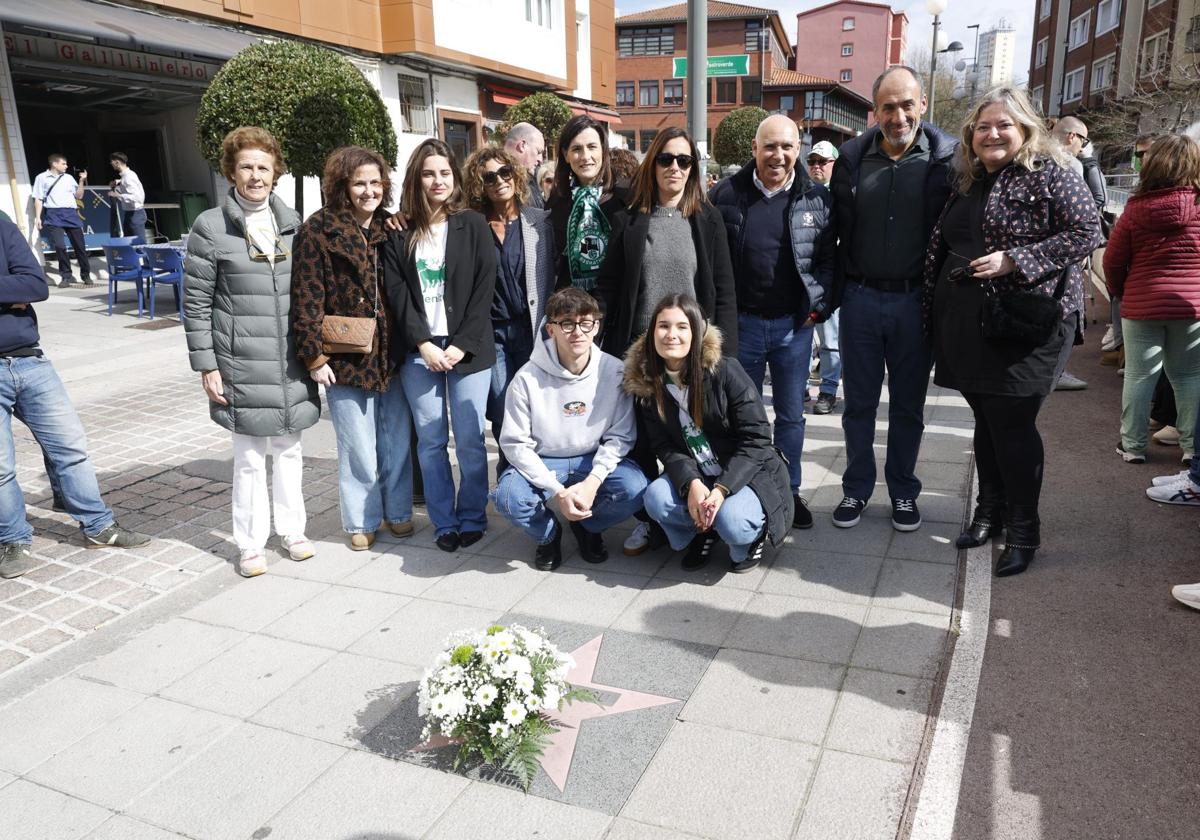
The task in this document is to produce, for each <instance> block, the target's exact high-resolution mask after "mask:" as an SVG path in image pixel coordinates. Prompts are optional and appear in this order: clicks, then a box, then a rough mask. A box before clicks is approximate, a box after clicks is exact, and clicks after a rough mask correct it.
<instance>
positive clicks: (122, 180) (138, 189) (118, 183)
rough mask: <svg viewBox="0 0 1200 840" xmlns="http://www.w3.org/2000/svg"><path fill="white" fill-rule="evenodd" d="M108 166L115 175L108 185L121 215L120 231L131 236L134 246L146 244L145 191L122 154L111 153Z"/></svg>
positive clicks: (127, 159) (126, 158) (140, 180)
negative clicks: (114, 178)
mask: <svg viewBox="0 0 1200 840" xmlns="http://www.w3.org/2000/svg"><path fill="white" fill-rule="evenodd" d="M108 165H109V166H111V167H112V168H113V171H114V172H116V173H117V178H116V180H114V181H111V182H110V183H109V187H110V188H111V190H110V192H109V195H110V196H112V198H113V200H114V201H116V202H117V212H119V213H120V214H121V230H122V231H124V233H125V236H132V237H133V241H134V244H136V245H145V244H146V209H145V203H146V190H145V188H144V187H142V179H141V178H139V177H138V175H137V173H136V172H134V171H133V170H132V169H131V168H130V167H129V158H128V157H126V156H125V153H124V152H113V153H112V154H111V155H109V156H108Z"/></svg>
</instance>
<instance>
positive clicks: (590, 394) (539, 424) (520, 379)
mask: <svg viewBox="0 0 1200 840" xmlns="http://www.w3.org/2000/svg"><path fill="white" fill-rule="evenodd" d="M543 325H544V327H545V330H546V332H547V333H549V334H550V337H549V338H547V339H544V340H542V341H539V342H538V343H537V345H536V346H535V347H534V351H533V358H532V360H531V361H530V362H529V363H528V364H526V365H525V366H524V367H522V368H521V370H520V371H519V372H518V373H517V376H516V378H515V379H514V380H513V383H512V386H511V387H510V388H509V390H508V395H507V397H506V399H505V406H504V431H503V432H502V433H501V435H500V447H501V449H503V450H504V452H505V454H506V455H507V456H508V460H509V462H510V463H511V464H512V466H511V467H510V468H509V469H507V470H506V471H505V472H504V474H503V475H502V476H501V477H500V481H499V482H498V483H497V485H496V492H495V494H494V495H493V496H492V500H493V502H494V504H495V505H496V511H497V512H498V513H499V514H500V515H501V516H503V517H504V518H505V519H507V520H508V521H510V522H512V523H513V524H514V525H516V526H517V527H518V528H520V529H522V530H523V531H525V533H526V534H528V535H529V536H530V537H532V538H533V539H534V541H535V542H536V543H537V548H536V549H535V550H534V556H533V560H534V565H535V566H537V568H539V569H541V570H543V571H553V570H554V569H556V568H558V566H559V564H560V563H562V528H561V527H559V524H558V522H557V520H556V519H555V517H554V513H553V511H551V510H550V507H549V502H550V501H551V500H552V499H553V500H554V501H555V502H556V503H557V505H558V509H559V511H560V512H561V513H562V515H563V516H564V517H565V518H566V519H567V521H568V522H569V523H570V528H571V533H572V534H574V535H575V540H576V542H577V543H578V544H579V553H580V555H581V556H582V557H583V559H584V560H585V561H587V562H588V563H603V562H604V561H605V560H607V559H608V549H607V548H606V547H605V545H604V532H605V530H607V529H608V528H611V527H612V526H613V525H616V524H618V523H619V522H622V521H623V520H625V519H627V518H628V517H630V516H631V515H633V514H634V513H635V512H636V511H638V510H640V509H641V507H642V493H644V492H645V490H646V476H645V475H644V474H643V473H642V470H641V469H640V468H639V467H638V466H637V464H635V463H633V462H632V461H630V460H629V459H627V458H626V457H625V456H626V455H628V454H629V451H630V449H631V448H632V447H633V439H634V436H635V435H636V433H637V432H636V424H635V422H634V416H633V400H632V399H631V398H630V397H629V395H628V394H626V393H625V392H624V391H623V390H622V389H621V378H622V374H623V368H622V365H621V361H620V360H619V359H616V358H613V357H612V356H610V355H608V354H607V353H603V352H601V351H600V348H599V347H595V346H594V345H593V338H594V337H595V336H596V335H597V334H598V333H599V332H600V330H599V327H600V306H599V304H598V303H597V302H596V299H595V298H593V297H592V296H591V295H589V294H588V293H587V292H585V291H583V290H582V289H560V290H559V291H557V292H555V293H554V294H553V295H551V296H550V300H549V301H547V303H546V320H545V321H543ZM539 335H541V333H540V331H539Z"/></svg>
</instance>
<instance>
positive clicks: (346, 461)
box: [325, 378, 412, 534]
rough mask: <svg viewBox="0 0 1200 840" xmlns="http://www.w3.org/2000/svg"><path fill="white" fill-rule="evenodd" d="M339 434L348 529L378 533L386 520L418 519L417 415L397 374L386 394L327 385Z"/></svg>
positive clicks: (341, 490) (340, 489) (340, 474)
mask: <svg viewBox="0 0 1200 840" xmlns="http://www.w3.org/2000/svg"><path fill="white" fill-rule="evenodd" d="M325 396H326V398H327V399H328V400H329V414H330V416H331V417H332V418H333V429H334V432H335V433H336V434H337V449H338V499H339V502H340V504H341V509H342V529H343V530H344V531H345V532H346V533H347V534H373V533H375V532H376V531H377V530H379V526H380V525H381V524H382V520H384V519H386V520H387V521H388V522H409V521H411V520H412V462H411V461H410V460H409V457H408V456H409V446H410V443H411V440H412V416H411V415H410V414H409V412H408V400H406V399H405V398H404V387H403V386H402V385H401V384H400V382H399V380H398V379H395V378H393V379H392V381H391V383H390V386H389V388H388V390H386V391H384V392H383V393H379V392H377V391H367V390H365V389H363V388H352V387H350V386H348V385H331V386H330V387H328V388H326V389H325Z"/></svg>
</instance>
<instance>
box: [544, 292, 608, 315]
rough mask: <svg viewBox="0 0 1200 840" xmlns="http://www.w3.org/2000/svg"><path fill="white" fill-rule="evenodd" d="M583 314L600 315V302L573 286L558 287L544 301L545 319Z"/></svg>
mask: <svg viewBox="0 0 1200 840" xmlns="http://www.w3.org/2000/svg"><path fill="white" fill-rule="evenodd" d="M584 315H593V316H595V317H596V318H599V317H600V304H599V303H597V302H596V299H595V298H594V297H592V296H591V295H589V294H588V293H587V292H585V291H584V290H583V289H577V288H575V287H574V286H568V287H567V288H565V289H559V290H558V291H557V292H555V293H554V294H552V295H550V299H549V300H547V301H546V320H548V321H559V320H562V319H563V318H579V317H582V316H584Z"/></svg>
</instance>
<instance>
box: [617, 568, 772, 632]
mask: <svg viewBox="0 0 1200 840" xmlns="http://www.w3.org/2000/svg"><path fill="white" fill-rule="evenodd" d="M650 586H651V587H658V588H648V589H644V590H643V591H641V592H639V593H638V596H637V597H636V598H634V599H633V601H632V602H631V603H630V604H629V606H628V607H626V608H625V611H624V612H623V613H621V616H620V617H619V618H618V619H617V620H616V621H614V622H613V623H612V626H613V627H617V628H619V629H621V630H630V631H632V632H634V633H649V634H650V635H652V636H665V637H667V638H669V639H680V640H682V641H685V642H699V643H700V644H705V645H720V644H721V643H722V642H723V641H724V640H725V637H726V636H728V635H729V631H730V629H732V627H733V625H734V624H735V623H736V622H737V618H738V616H739V615H740V614H741V611H742V609H743V608H744V607H745V606H746V603H747V602H748V601H749V600H750V593H749V592H746V591H743V590H741V589H732V588H730V587H725V586H701V585H699V584H694V583H671V582H669V581H661V580H658V579H655V580H654V581H652V582H651V583H650Z"/></svg>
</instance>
